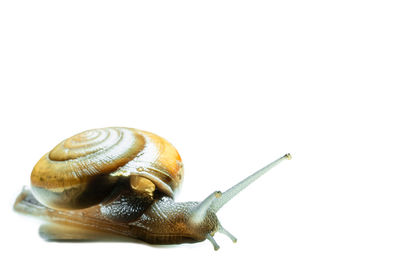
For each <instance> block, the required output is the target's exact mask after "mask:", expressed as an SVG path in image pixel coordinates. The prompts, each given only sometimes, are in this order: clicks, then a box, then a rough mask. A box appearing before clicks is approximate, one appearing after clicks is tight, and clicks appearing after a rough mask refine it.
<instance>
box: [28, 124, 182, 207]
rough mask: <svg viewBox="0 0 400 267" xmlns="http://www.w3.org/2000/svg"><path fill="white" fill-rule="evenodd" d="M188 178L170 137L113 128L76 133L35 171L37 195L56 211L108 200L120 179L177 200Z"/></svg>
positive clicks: (37, 165)
mask: <svg viewBox="0 0 400 267" xmlns="http://www.w3.org/2000/svg"><path fill="white" fill-rule="evenodd" d="M182 176H183V165H182V161H181V157H180V156H179V154H178V152H177V151H176V149H175V148H174V147H173V146H172V145H171V144H170V143H169V142H168V141H166V140H165V139H163V138H161V137H159V136H157V135H155V134H152V133H150V132H146V131H141V130H137V129H133V128H123V127H110V128H101V129H93V130H88V131H84V132H82V133H79V134H77V135H74V136H72V137H70V138H68V139H66V140H64V141H62V142H61V143H59V144H58V145H57V146H56V147H55V148H54V149H53V150H51V151H50V152H48V153H46V154H45V155H44V156H43V157H42V158H41V159H40V160H39V162H38V163H37V164H36V165H35V167H34V168H33V171H32V174H31V186H32V191H33V193H34V195H35V197H36V198H37V199H38V200H39V201H40V202H41V203H43V204H44V205H46V206H48V207H51V208H56V209H82V208H87V207H90V206H93V205H96V204H99V203H101V202H102V201H104V200H105V199H106V198H107V196H108V195H109V194H110V192H111V191H112V190H113V189H114V187H115V185H116V184H117V182H118V181H119V180H120V179H129V183H130V186H131V188H132V190H135V191H138V192H141V193H145V194H148V195H150V196H152V194H153V192H154V191H155V190H158V191H160V192H162V193H163V194H165V195H168V196H170V197H173V195H174V191H175V190H176V189H177V188H178V187H179V185H180V183H181V180H182Z"/></svg>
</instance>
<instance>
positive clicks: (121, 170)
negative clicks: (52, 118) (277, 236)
mask: <svg viewBox="0 0 400 267" xmlns="http://www.w3.org/2000/svg"><path fill="white" fill-rule="evenodd" d="M290 158H291V156H290V154H285V155H284V156H282V157H280V158H279V159H277V160H275V161H274V162H272V163H270V164H268V165H267V166H265V167H263V168H262V169H260V170H259V171H257V172H255V173H254V174H253V175H250V176H249V177H247V178H246V179H244V180H242V181H241V182H239V183H238V184H236V185H234V186H233V187H231V188H230V189H228V190H227V191H225V192H224V193H222V192H221V191H215V192H213V193H211V194H210V195H209V196H207V197H206V198H205V199H204V200H203V201H201V202H174V192H175V191H176V189H177V188H178V187H179V185H180V184H181V182H182V178H183V165H182V161H181V157H180V155H179V154H178V152H177V150H176V149H175V148H174V147H173V146H172V145H171V144H170V143H169V142H168V141H167V140H165V139H163V138H162V137H159V136H157V135H155V134H153V133H150V132H147V131H142V130H138V129H133V128H124V127H109V128H100V129H93V130H88V131H84V132H82V133H79V134H77V135H74V136H72V137H70V138H68V139H65V140H64V141H62V142H61V143H59V144H58V145H57V146H55V147H54V148H53V149H52V150H51V151H50V152H48V153H46V154H45V155H44V156H43V157H42V158H41V159H40V160H39V161H38V163H37V164H36V165H35V166H34V168H33V170H32V173H31V189H30V190H29V189H27V188H24V189H23V191H22V192H21V194H20V195H19V196H18V197H17V199H16V201H15V204H14V209H15V210H16V211H17V212H21V213H26V214H31V215H34V216H37V217H41V218H44V219H46V220H47V221H49V222H53V223H56V224H57V225H72V226H74V227H77V228H79V229H82V231H80V233H79V239H82V240H85V239H86V238H87V237H86V236H85V229H87V230H88V231H89V229H90V230H93V231H97V232H99V233H112V234H115V235H119V236H125V237H128V238H133V239H138V240H142V241H144V242H146V243H150V244H179V243H193V242H200V241H203V240H205V239H208V240H209V241H210V242H211V243H212V245H213V247H214V249H215V250H217V249H218V248H219V246H218V244H217V243H216V241H215V239H214V238H213V236H214V234H215V233H216V232H220V233H222V234H225V235H227V236H228V237H229V238H230V239H231V240H232V241H233V242H236V240H237V239H236V238H235V237H234V236H233V235H232V234H231V233H230V232H228V231H227V230H226V229H224V228H223V227H222V225H221V223H220V222H219V220H218V218H217V216H216V213H217V211H218V210H219V209H220V208H221V207H222V206H224V205H225V204H226V203H227V202H228V201H229V200H230V199H232V198H233V197H234V196H235V195H237V194H238V193H239V192H240V191H242V190H243V189H244V188H246V187H247V186H248V185H249V184H251V183H252V182H254V181H255V180H256V179H258V178H259V177H260V176H262V175H263V174H264V173H265V172H267V171H268V170H269V169H271V168H272V167H274V166H276V165H277V164H278V163H280V162H282V161H283V160H284V159H290ZM65 229H66V228H65ZM43 231H45V233H47V234H48V235H49V236H52V237H53V238H55V239H58V240H62V239H68V235H65V234H64V233H63V231H64V230H63V227H59V228H51V227H49V228H44V230H43Z"/></svg>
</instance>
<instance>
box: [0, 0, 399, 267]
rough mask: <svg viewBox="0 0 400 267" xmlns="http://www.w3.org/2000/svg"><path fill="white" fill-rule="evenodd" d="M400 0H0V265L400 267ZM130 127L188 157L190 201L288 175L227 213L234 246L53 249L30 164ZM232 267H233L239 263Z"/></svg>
mask: <svg viewBox="0 0 400 267" xmlns="http://www.w3.org/2000/svg"><path fill="white" fill-rule="evenodd" d="M399 14H400V8H399V4H398V1H351V0H346V1H85V0H79V1H72V0H71V1H42V0H35V1H15V0H13V1H1V3H0V89H1V100H0V101H1V105H0V114H1V139H0V142H1V153H0V157H1V169H2V171H1V172H2V173H1V178H0V179H1V188H2V189H1V195H0V197H1V201H0V205H1V222H0V223H1V227H0V229H1V230H0V231H1V242H0V243H1V246H2V248H1V257H0V265H1V266H37V265H39V264H40V266H68V267H71V266H76V265H78V266H146V265H147V266H149V265H150V266H153V265H156V266H188V265H190V266H211V265H212V266H233V264H235V266H245V265H249V264H252V265H253V264H254V265H263V266H399V265H400V254H399V249H400V215H399V209H400V193H399V189H400V181H399V178H400V171H399V162H400V159H399V149H400V142H399V137H400V130H399V114H400V107H399V100H400V98H399V97H398V96H397V91H398V90H399V86H400V76H399V74H400V52H399V51H400V49H399V47H400V37H399V36H400V35H399V33H400V31H399V30H400V16H399ZM106 126H128V127H135V128H139V129H144V130H148V131H152V132H155V133H157V134H159V135H161V136H163V137H165V138H166V139H168V140H169V141H170V142H172V143H173V144H174V145H175V146H176V147H177V149H178V150H179V152H180V154H181V156H182V158H183V160H184V163H185V181H184V184H183V186H182V190H181V192H180V194H179V195H178V197H177V200H179V201H186V200H201V199H203V198H204V197H205V196H207V195H208V194H209V193H210V192H212V191H214V190H217V189H220V190H225V189H227V188H228V187H229V186H230V185H232V184H234V183H235V182H237V181H239V180H240V179H242V178H244V177H245V176H247V175H248V174H250V173H252V172H253V171H255V170H257V169H258V168H260V167H262V166H263V165H265V164H266V163H268V162H270V161H272V160H274V159H275V158H277V157H279V156H281V155H283V154H284V153H286V152H291V153H292V155H293V160H292V161H288V162H284V163H283V164H282V165H280V166H279V167H277V168H276V169H274V170H272V171H271V172H270V173H268V175H265V176H264V177H263V179H261V180H259V181H257V183H256V184H255V185H253V186H251V187H249V188H248V190H247V191H246V192H243V193H241V194H240V195H239V196H238V197H237V198H236V199H235V200H233V201H232V202H231V203H229V205H227V206H226V207H224V209H222V210H221V211H220V212H219V214H218V215H219V218H220V220H221V222H222V223H223V225H224V226H225V227H226V228H227V229H229V230H230V231H231V232H232V233H234V234H235V235H236V236H237V237H238V243H237V244H232V243H231V242H230V240H228V239H227V238H226V237H224V236H222V235H216V236H215V238H216V240H217V242H218V243H219V244H220V245H221V249H220V250H219V251H218V252H214V251H213V249H212V246H211V244H210V243H209V242H207V241H206V242H202V243H198V244H191V245H180V246H167V247H158V246H157V247H154V246H148V245H143V244H135V243H116V242H114V243H113V242H111V243H48V242H45V241H42V240H41V239H40V237H39V236H38V234H37V228H38V226H39V222H38V221H36V220H33V219H30V218H27V217H24V216H21V215H18V214H16V213H14V212H13V211H12V204H13V201H14V199H15V197H16V196H17V194H18V193H19V191H20V190H21V188H22V185H24V184H25V185H26V184H29V176H30V172H31V170H32V167H33V165H34V164H35V163H36V161H37V160H38V159H39V158H40V157H41V156H42V155H43V154H44V153H46V152H47V151H49V150H50V149H52V148H53V147H54V146H55V145H56V144H57V143H58V142H59V141H61V140H62V139H64V138H67V137H69V136H71V135H73V134H75V133H78V132H80V131H83V130H86V129H90V128H97V127H106ZM236 264H237V265H236Z"/></svg>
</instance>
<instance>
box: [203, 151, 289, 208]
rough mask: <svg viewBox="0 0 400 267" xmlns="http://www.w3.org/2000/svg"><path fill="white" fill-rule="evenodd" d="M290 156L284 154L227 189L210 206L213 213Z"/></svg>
mask: <svg viewBox="0 0 400 267" xmlns="http://www.w3.org/2000/svg"><path fill="white" fill-rule="evenodd" d="M291 158H292V156H291V155H290V154H289V153H288V154H285V155H284V156H282V157H280V158H279V159H277V160H275V161H273V162H271V163H270V164H268V165H266V166H265V167H263V168H261V169H260V170H258V171H256V172H255V173H253V174H252V175H250V176H249V177H247V178H245V179H244V180H242V181H241V182H239V183H238V184H236V185H234V186H232V187H231V188H229V189H228V190H227V191H225V192H224V193H222V196H221V197H220V198H217V199H215V200H214V201H213V202H212V204H211V207H210V208H211V209H212V210H213V211H214V212H217V211H218V210H219V209H220V208H222V206H224V205H225V204H226V203H227V202H228V201H229V200H231V199H232V198H233V197H234V196H236V195H237V194H238V193H239V192H241V191H242V190H243V189H245V188H246V187H247V186H249V185H250V184H251V183H253V182H254V181H256V180H257V179H258V178H260V177H261V176H262V175H263V174H265V173H266V172H267V171H269V170H270V169H272V168H273V167H275V166H276V165H278V164H279V163H281V162H282V161H284V160H285V159H291Z"/></svg>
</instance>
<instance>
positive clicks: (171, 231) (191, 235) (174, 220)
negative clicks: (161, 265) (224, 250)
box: [129, 196, 218, 244]
mask: <svg viewBox="0 0 400 267" xmlns="http://www.w3.org/2000/svg"><path fill="white" fill-rule="evenodd" d="M198 205H199V202H174V200H173V199H172V198H170V197H167V196H164V197H161V198H159V199H157V200H155V201H154V202H153V205H151V207H149V209H147V210H146V212H144V213H143V215H142V216H141V217H140V218H139V219H138V220H136V221H134V222H131V223H129V225H131V226H132V227H140V228H141V229H142V230H143V231H141V232H142V233H141V234H139V236H138V237H139V238H140V239H142V240H144V241H146V242H149V243H153V244H155V243H157V244H178V243H193V242H199V241H203V240H204V239H206V238H207V234H208V233H210V232H215V231H216V230H217V228H218V219H217V217H216V215H215V214H214V213H211V212H210V213H209V214H207V216H205V219H204V220H203V222H202V223H199V224H196V225H194V224H193V223H192V221H191V220H190V218H191V217H192V215H193V212H194V210H195V209H196V207H197V206H198Z"/></svg>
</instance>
